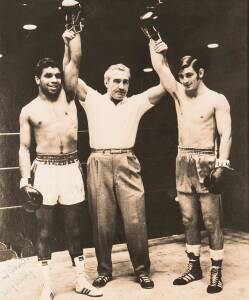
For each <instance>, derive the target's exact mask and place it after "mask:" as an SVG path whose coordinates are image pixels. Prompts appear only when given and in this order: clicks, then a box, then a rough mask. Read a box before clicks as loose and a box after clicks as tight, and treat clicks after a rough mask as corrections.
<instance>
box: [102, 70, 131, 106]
mask: <svg viewBox="0 0 249 300" xmlns="http://www.w3.org/2000/svg"><path fill="white" fill-rule="evenodd" d="M105 84H106V88H107V94H108V95H109V96H110V97H111V98H112V99H114V100H116V101H122V100H123V99H124V98H125V97H126V95H127V93H128V89H129V74H128V73H127V72H125V71H120V70H113V71H112V72H111V74H110V77H109V79H108V80H107V81H106V83H105Z"/></svg>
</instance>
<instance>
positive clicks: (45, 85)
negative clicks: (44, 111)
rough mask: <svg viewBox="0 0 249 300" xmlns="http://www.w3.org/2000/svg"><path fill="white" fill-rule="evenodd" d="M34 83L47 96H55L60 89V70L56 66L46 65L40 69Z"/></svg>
mask: <svg viewBox="0 0 249 300" xmlns="http://www.w3.org/2000/svg"><path fill="white" fill-rule="evenodd" d="M36 83H37V85H38V86H39V87H40V89H41V91H42V92H43V93H44V94H45V95H46V96H48V97H57V96H58V95H59V93H60V91H61V87H62V85H61V72H60V70H59V69H58V68H53V67H47V68H44V69H43V70H42V73H41V76H40V78H38V77H36Z"/></svg>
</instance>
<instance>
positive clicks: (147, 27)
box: [140, 0, 163, 41]
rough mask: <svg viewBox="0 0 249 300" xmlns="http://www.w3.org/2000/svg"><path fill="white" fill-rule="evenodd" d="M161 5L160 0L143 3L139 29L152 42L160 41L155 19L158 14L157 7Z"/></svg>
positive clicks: (149, 0) (148, 0)
mask: <svg viewBox="0 0 249 300" xmlns="http://www.w3.org/2000/svg"><path fill="white" fill-rule="evenodd" d="M162 3H163V2H161V1H160V0H147V1H143V9H142V10H143V14H141V15H140V27H141V29H142V31H143V33H144V34H145V35H146V36H147V37H148V38H149V39H153V40H154V41H157V40H159V39H160V34H159V31H158V29H157V28H156V19H157V18H158V14H159V6H160V5H161V4H162Z"/></svg>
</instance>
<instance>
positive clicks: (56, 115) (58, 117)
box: [27, 91, 78, 154]
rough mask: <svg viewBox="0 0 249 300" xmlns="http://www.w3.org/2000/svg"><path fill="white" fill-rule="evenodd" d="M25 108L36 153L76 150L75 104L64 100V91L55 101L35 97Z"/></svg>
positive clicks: (76, 124) (58, 152) (57, 152)
mask: <svg viewBox="0 0 249 300" xmlns="http://www.w3.org/2000/svg"><path fill="white" fill-rule="evenodd" d="M27 108H28V111H29V121H30V124H31V127H32V128H33V129H34V136H35V141H36V145H37V147H36V152H37V153H43V154H61V153H70V152H73V151H76V150H77V130H78V121H77V111H76V106H75V102H74V101H71V102H68V101H67V100H66V97H65V93H64V91H62V93H61V94H60V96H59V97H58V99H57V100H56V101H55V102H52V101H48V100H43V99H41V98H40V97H37V98H36V99H34V100H33V101H31V102H30V103H29V104H28V106H27Z"/></svg>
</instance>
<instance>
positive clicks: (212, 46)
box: [207, 43, 219, 49]
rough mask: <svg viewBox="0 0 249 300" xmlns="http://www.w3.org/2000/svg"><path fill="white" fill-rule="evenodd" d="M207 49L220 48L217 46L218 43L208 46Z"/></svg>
mask: <svg viewBox="0 0 249 300" xmlns="http://www.w3.org/2000/svg"><path fill="white" fill-rule="evenodd" d="M207 47H208V48H210V49H213V48H218V47H219V44H217V43H212V44H208V45H207Z"/></svg>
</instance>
